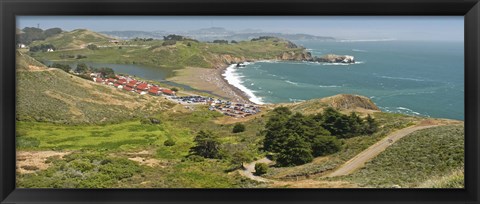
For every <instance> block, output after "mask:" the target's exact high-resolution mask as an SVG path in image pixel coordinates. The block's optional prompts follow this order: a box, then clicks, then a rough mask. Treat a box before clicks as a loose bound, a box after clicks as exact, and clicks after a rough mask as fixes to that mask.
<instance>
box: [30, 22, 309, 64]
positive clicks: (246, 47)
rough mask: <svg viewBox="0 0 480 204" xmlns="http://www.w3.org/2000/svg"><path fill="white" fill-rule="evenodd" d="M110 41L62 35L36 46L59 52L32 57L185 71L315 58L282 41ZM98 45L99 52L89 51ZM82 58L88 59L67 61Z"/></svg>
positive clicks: (98, 36) (77, 34)
mask: <svg viewBox="0 0 480 204" xmlns="http://www.w3.org/2000/svg"><path fill="white" fill-rule="evenodd" d="M109 40H110V38H108V37H106V36H103V34H98V33H95V32H92V31H88V30H75V31H72V32H67V33H61V34H58V35H56V36H53V37H51V38H47V39H46V40H43V41H35V42H34V43H33V45H41V44H53V45H54V46H55V47H56V48H57V49H58V50H57V51H55V52H35V53H32V56H33V57H34V58H36V59H39V60H49V61H80V62H82V61H84V62H97V63H112V64H143V65H148V66H153V67H162V68H171V69H180V68H185V67H200V68H217V67H220V66H225V65H227V64H230V63H237V62H244V61H254V60H262V59H282V60H308V59H311V58H312V56H311V55H310V53H308V52H307V51H306V49H305V48H303V47H298V46H296V45H295V44H293V43H292V42H290V41H288V40H284V39H280V38H275V37H271V38H267V39H260V40H255V41H241V42H238V43H228V44H227V43H206V42H198V41H196V40H192V39H188V38H186V39H181V40H169V42H165V41H164V40H153V39H152V40H148V41H147V40H146V39H141V40H136V39H133V40H126V41H120V42H118V43H109ZM88 44H94V45H97V46H98V47H99V49H96V50H91V49H88V48H86V46H87V45H88ZM78 55H82V56H85V58H82V59H78V58H77V59H76V58H65V57H64V56H78Z"/></svg>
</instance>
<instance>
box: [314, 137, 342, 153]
mask: <svg viewBox="0 0 480 204" xmlns="http://www.w3.org/2000/svg"><path fill="white" fill-rule="evenodd" d="M341 148H342V143H341V142H340V140H338V139H337V138H336V137H334V136H320V137H317V138H315V140H314V141H313V143H312V151H313V156H316V157H318V156H324V155H329V154H333V153H335V152H338V151H340V149H341Z"/></svg>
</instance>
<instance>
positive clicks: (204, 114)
mask: <svg viewBox="0 0 480 204" xmlns="http://www.w3.org/2000/svg"><path fill="white" fill-rule="evenodd" d="M156 117H158V118H160V120H161V121H162V123H161V124H160V125H142V124H140V122H139V121H130V122H122V123H119V124H106V125H76V126H71V125H62V124H50V123H44V122H42V123H40V122H17V127H18V128H17V133H18V134H19V136H18V137H17V141H18V143H17V147H18V149H19V150H22V151H36V150H57V151H74V152H78V153H74V154H79V155H85V154H86V152H89V153H101V154H107V155H116V157H120V158H126V157H129V156H128V154H132V153H135V152H140V151H143V150H147V151H149V152H151V154H150V155H149V156H148V157H151V158H153V159H157V160H159V161H161V163H162V167H153V168H152V167H147V166H141V169H142V170H143V173H142V174H141V175H140V174H139V175H137V176H133V177H131V178H128V179H126V180H123V181H122V183H111V184H109V187H121V186H129V187H242V186H245V185H253V184H252V183H251V182H250V181H246V180H245V179H243V178H240V177H238V176H236V175H229V174H227V173H225V171H227V170H229V169H231V168H232V164H230V163H229V162H228V155H232V154H233V153H234V152H236V151H246V152H250V153H251V157H252V159H253V158H254V157H257V158H258V157H260V154H261V153H260V152H258V147H259V143H258V141H259V138H260V137H258V136H257V129H258V128H259V127H260V126H261V124H259V123H258V121H251V122H248V123H247V127H248V128H247V130H246V131H245V132H243V133H237V134H234V133H231V130H232V128H233V124H231V125H219V124H215V123H213V122H212V121H213V120H214V119H216V118H218V117H223V116H222V115H221V114H219V113H217V112H213V111H209V110H208V109H207V108H206V107H201V108H200V107H197V109H196V111H194V112H186V113H182V114H179V113H178V112H176V113H173V112H165V113H163V114H159V115H157V116H156ZM199 130H211V131H214V132H216V134H218V135H219V136H220V140H221V141H222V143H223V144H224V145H223V146H222V150H223V151H224V154H225V155H227V157H226V158H225V159H222V160H214V159H206V160H204V161H190V160H188V159H185V156H187V155H188V154H189V149H190V147H192V146H193V138H194V137H195V135H196V133H197V132H198V131H199ZM66 135H67V136H66ZM167 139H173V140H174V141H175V142H176V144H175V146H172V147H167V146H164V145H163V143H164V141H165V140H167ZM62 164H63V163H62V162H59V163H58V164H56V165H54V166H52V167H50V169H49V170H45V171H42V172H41V173H40V174H39V175H38V176H34V175H28V176H19V179H20V183H21V184H22V185H24V186H30V187H32V186H36V187H40V186H41V185H43V184H42V182H39V183H38V184H35V181H38V180H41V179H42V178H40V177H44V176H45V174H47V173H48V172H50V171H54V172H57V171H60V170H55V169H57V168H60V167H59V166H58V165H62ZM137 166H138V165H137ZM50 173H51V172H50ZM142 175H143V176H142ZM44 179H47V178H44ZM147 181H148V182H147ZM72 182H73V184H75V185H80V184H79V183H78V182H77V183H75V182H74V181H72ZM145 182H146V183H145ZM70 184H72V183H70ZM39 185H40V186H39Z"/></svg>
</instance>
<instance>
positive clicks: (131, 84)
mask: <svg viewBox="0 0 480 204" xmlns="http://www.w3.org/2000/svg"><path fill="white" fill-rule="evenodd" d="M135 85H137V84H136V83H132V82H130V83H128V84H127V86H128V87H130V88H135Z"/></svg>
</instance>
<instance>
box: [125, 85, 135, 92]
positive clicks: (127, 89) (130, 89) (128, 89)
mask: <svg viewBox="0 0 480 204" xmlns="http://www.w3.org/2000/svg"><path fill="white" fill-rule="evenodd" d="M123 90H125V91H132V90H133V88H132V87H128V86H124V87H123Z"/></svg>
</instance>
